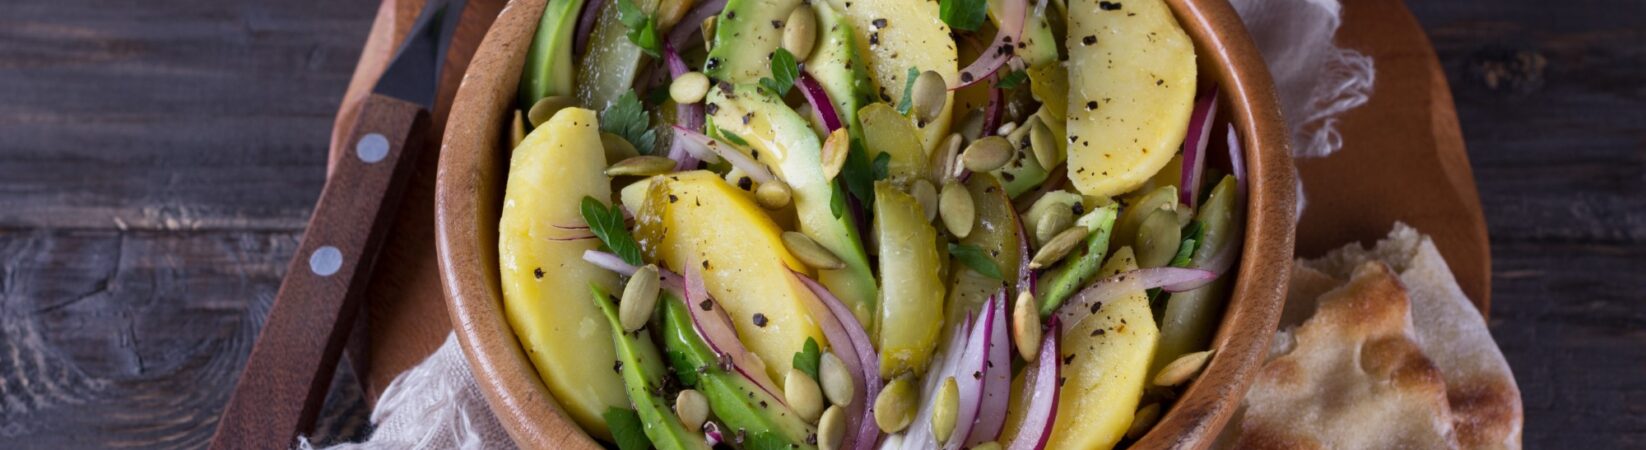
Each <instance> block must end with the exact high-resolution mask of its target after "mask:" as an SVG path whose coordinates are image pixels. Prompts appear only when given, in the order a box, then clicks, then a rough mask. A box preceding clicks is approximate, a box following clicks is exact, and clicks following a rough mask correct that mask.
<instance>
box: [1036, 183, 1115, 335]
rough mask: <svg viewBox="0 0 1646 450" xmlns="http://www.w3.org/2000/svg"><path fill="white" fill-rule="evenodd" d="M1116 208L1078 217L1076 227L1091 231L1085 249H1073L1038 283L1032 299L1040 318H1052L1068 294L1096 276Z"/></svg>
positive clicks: (1107, 208)
mask: <svg viewBox="0 0 1646 450" xmlns="http://www.w3.org/2000/svg"><path fill="white" fill-rule="evenodd" d="M1117 210H1118V207H1117V206H1116V205H1115V204H1113V203H1111V204H1109V205H1108V206H1104V207H1102V208H1097V209H1093V210H1092V212H1089V213H1086V215H1084V216H1081V217H1080V219H1079V220H1076V221H1075V225H1077V226H1083V227H1086V229H1088V230H1092V232H1091V234H1089V235H1087V236H1086V247H1085V248H1078V249H1075V253H1074V254H1071V255H1069V256H1066V257H1064V259H1063V263H1062V264H1059V265H1058V266H1057V267H1054V268H1052V270H1051V271H1050V272H1047V273H1046V278H1047V279H1048V280H1050V282H1047V283H1041V284H1040V292H1037V293H1036V294H1038V295H1036V296H1035V297H1036V298H1038V299H1040V315H1041V316H1042V317H1048V316H1051V314H1052V313H1053V312H1055V311H1057V307H1058V306H1062V305H1063V301H1064V300H1067V299H1068V298H1069V296H1070V295H1074V293H1075V292H1076V291H1079V290H1080V289H1081V288H1084V287H1086V284H1088V283H1091V282H1092V279H1093V278H1095V277H1096V276H1097V269H1098V268H1099V267H1100V266H1101V265H1102V263H1103V257H1104V256H1105V255H1107V254H1108V253H1109V237H1110V235H1112V234H1114V233H1113V232H1114V222H1115V217H1116V216H1117V215H1118V214H1117Z"/></svg>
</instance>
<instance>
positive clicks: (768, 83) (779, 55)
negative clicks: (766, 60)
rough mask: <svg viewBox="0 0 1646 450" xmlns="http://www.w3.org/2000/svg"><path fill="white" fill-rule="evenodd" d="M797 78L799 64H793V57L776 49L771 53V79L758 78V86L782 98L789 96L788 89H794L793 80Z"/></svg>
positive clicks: (782, 50) (785, 51)
mask: <svg viewBox="0 0 1646 450" xmlns="http://www.w3.org/2000/svg"><path fill="white" fill-rule="evenodd" d="M799 77H800V64H799V63H796V62H795V60H794V55H793V54H791V53H789V51H788V50H784V49H783V48H782V47H778V48H777V51H776V52H773V53H772V77H771V78H765V77H762V78H760V85H761V86H765V87H766V89H769V90H771V91H772V92H773V93H775V94H777V96H778V97H782V96H785V95H789V88H793V87H794V80H795V79H796V78H799Z"/></svg>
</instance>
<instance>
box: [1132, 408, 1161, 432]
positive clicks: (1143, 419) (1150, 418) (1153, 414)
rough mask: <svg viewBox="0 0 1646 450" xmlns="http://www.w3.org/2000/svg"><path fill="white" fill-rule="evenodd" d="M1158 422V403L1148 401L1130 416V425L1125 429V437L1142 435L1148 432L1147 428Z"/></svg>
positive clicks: (1151, 427) (1149, 428)
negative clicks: (1148, 402) (1146, 404)
mask: <svg viewBox="0 0 1646 450" xmlns="http://www.w3.org/2000/svg"><path fill="white" fill-rule="evenodd" d="M1159 422H1160V404H1159V403H1150V404H1149V405H1148V406H1144V407H1143V408H1141V409H1138V410H1137V414H1136V415H1133V416H1132V426H1131V427H1130V428H1127V429H1126V437H1127V438H1131V439H1137V438H1141V437H1143V435H1145V434H1148V433H1149V430H1151V429H1153V428H1154V425H1155V424H1156V423H1159Z"/></svg>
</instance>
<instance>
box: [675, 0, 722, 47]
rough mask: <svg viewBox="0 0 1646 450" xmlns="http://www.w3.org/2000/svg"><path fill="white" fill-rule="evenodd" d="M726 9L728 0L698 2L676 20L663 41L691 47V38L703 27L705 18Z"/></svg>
mask: <svg viewBox="0 0 1646 450" xmlns="http://www.w3.org/2000/svg"><path fill="white" fill-rule="evenodd" d="M724 9H726V0H708V1H706V2H703V3H698V4H697V6H693V7H692V9H691V10H690V11H686V15H685V16H682V17H681V18H680V21H679V22H675V24H674V28H671V29H669V34H668V36H666V37H665V38H664V40H663V42H664V43H665V44H669V45H673V46H674V47H675V48H691V46H690V45H687V44H691V43H692V42H693V41H692V40H691V38H692V36H693V35H696V34H697V32H698V31H701V30H702V29H703V25H702V24H703V19H707V18H709V16H715V15H720V11H721V10H724ZM698 42H702V40H698Z"/></svg>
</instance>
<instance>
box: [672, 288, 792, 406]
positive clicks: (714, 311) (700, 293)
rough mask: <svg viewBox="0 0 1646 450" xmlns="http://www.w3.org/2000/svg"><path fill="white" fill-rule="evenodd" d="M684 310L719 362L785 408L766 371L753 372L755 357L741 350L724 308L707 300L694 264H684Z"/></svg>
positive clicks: (778, 391) (711, 300) (706, 291)
mask: <svg viewBox="0 0 1646 450" xmlns="http://www.w3.org/2000/svg"><path fill="white" fill-rule="evenodd" d="M685 300H686V310H687V311H691V316H692V328H695V329H697V335H698V337H701V338H703V342H704V343H707V344H709V348H710V349H711V350H714V352H715V353H716V354H719V355H720V357H721V358H722V361H725V360H730V361H731V366H732V367H731V368H732V369H733V370H736V371H737V373H738V374H739V375H742V376H743V378H746V379H748V380H749V381H751V382H753V383H754V384H755V385H756V386H759V387H760V389H761V390H763V391H766V394H767V395H770V396H772V399H773V400H775V401H777V403H778V404H780V405H784V406H787V404H786V403H785V402H784V398H785V397H783V394H782V392H783V391H782V390H780V389H778V388H777V383H773V382H772V380H771V377H768V376H766V371H764V370H755V368H756V367H759V366H757V365H756V364H759V363H756V362H754V361H753V360H754V358H756V356H755V355H754V354H753V353H750V352H749V349H747V348H745V347H743V341H742V340H740V339H739V338H738V336H737V329H736V328H734V327H733V326H732V319H731V317H730V316H727V315H726V308H724V307H721V306H720V304H719V302H716V301H714V299H712V298H709V292H708V288H707V287H706V286H704V285H703V274H702V273H701V272H699V271H698V269H697V265H696V264H687V265H686V298H685Z"/></svg>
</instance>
